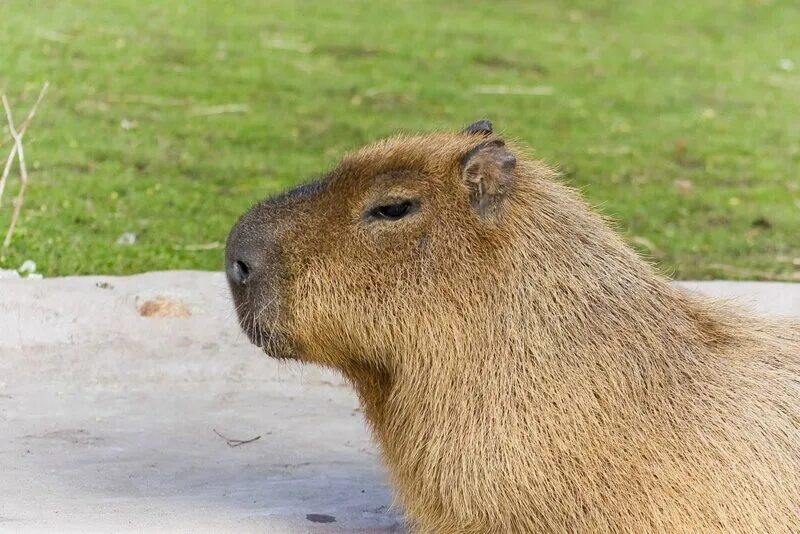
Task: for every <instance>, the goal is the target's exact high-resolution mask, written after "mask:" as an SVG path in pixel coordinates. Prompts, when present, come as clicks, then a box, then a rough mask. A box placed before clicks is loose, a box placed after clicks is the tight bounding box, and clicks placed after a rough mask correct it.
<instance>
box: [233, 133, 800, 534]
mask: <svg viewBox="0 0 800 534" xmlns="http://www.w3.org/2000/svg"><path fill="white" fill-rule="evenodd" d="M226 262H227V265H226V268H227V273H228V278H229V283H230V286H231V291H232V293H233V297H234V300H235V303H236V306H237V310H238V314H239V318H240V321H241V324H242V326H243V328H244V330H245V331H246V332H247V333H248V335H249V336H250V338H251V339H252V340H253V342H254V343H256V344H258V345H259V346H261V347H263V348H264V350H265V351H266V352H267V353H268V354H270V355H272V356H275V357H280V358H292V359H296V360H300V361H303V362H308V363H315V364H320V365H324V366H328V367H332V368H334V369H338V370H339V371H340V372H341V373H343V375H344V376H346V377H347V378H348V379H349V380H350V381H351V382H352V384H353V387H354V388H355V390H356V391H357V393H358V395H359V398H360V401H361V403H362V404H363V407H364V411H365V414H366V417H367V419H368V421H369V423H370V425H371V427H372V429H373V432H374V435H375V438H376V439H377V441H378V442H379V444H380V447H381V449H382V452H383V459H384V461H385V462H386V464H387V466H388V468H389V470H390V472H391V476H392V480H393V483H394V485H395V488H396V493H397V496H398V498H399V501H400V503H401V504H402V506H403V508H404V509H405V511H406V513H407V517H408V518H409V522H410V524H411V525H412V527H413V528H414V529H415V530H417V531H419V532H425V533H428V532H431V533H505V532H540V531H541V532H609V531H610V532H631V533H644V532H687V533H696V532H759V533H761V532H800V324H797V323H789V322H781V321H778V320H772V319H766V318H759V317H754V316H751V315H749V314H747V313H745V312H743V311H739V310H737V309H734V308H730V307H728V306H727V305H724V304H722V303H718V302H714V301H711V300H707V299H704V298H700V297H698V296H694V295H690V294H686V293H683V292H682V291H680V290H679V289H677V288H675V287H673V286H672V285H670V284H669V282H668V280H666V279H665V278H663V277H661V276H660V275H659V274H657V273H656V271H655V270H654V269H653V268H652V267H651V266H650V265H649V264H648V263H646V262H645V261H643V260H642V259H640V258H639V257H638V256H637V255H636V253H634V252H633V251H632V250H631V249H630V248H629V247H628V246H626V245H625V243H624V242H623V241H622V240H621V239H620V238H619V237H618V236H617V235H616V234H615V232H614V231H613V230H612V229H611V228H610V227H609V225H608V224H607V223H606V221H605V220H603V218H602V217H601V216H599V215H597V214H596V213H595V212H594V211H593V210H592V209H590V208H589V207H588V206H587V204H586V203H585V202H584V201H583V200H582V199H581V198H580V196H579V195H578V194H577V193H575V192H574V191H572V190H571V189H569V188H567V187H565V186H564V185H562V184H561V183H559V181H558V179H557V176H556V173H555V172H554V171H552V170H551V169H550V168H548V167H547V166H545V165H544V164H542V163H540V162H538V161H533V160H531V159H528V158H526V157H525V154H524V152H523V151H522V150H520V149H518V148H517V147H515V146H514V145H513V144H511V143H507V142H504V141H503V140H502V139H501V138H500V137H498V136H497V135H496V134H495V132H493V130H492V126H491V124H490V123H489V122H488V121H480V122H477V123H475V124H473V125H471V126H469V127H468V128H466V129H465V130H463V131H461V132H458V133H436V134H431V135H421V136H415V137H407V136H398V137H393V138H391V139H388V140H384V141H380V142H378V143H376V144H374V145H371V146H368V147H366V148H363V149H361V150H358V151H356V152H354V153H352V154H349V155H347V156H345V157H344V159H343V160H342V161H341V163H340V164H339V165H338V166H337V167H336V168H335V169H333V170H332V171H331V172H329V173H328V174H327V175H326V176H325V177H324V178H322V179H321V180H319V181H317V182H312V183H309V184H307V185H304V186H302V187H299V188H297V189H294V190H292V191H289V192H288V193H285V194H283V195H281V196H278V197H276V198H272V199H269V200H266V201H264V202H261V203H260V204H258V205H256V206H255V207H254V208H252V209H251V210H250V211H249V212H248V213H247V214H245V215H244V216H243V217H242V218H241V220H240V221H239V222H238V223H237V224H236V226H235V227H234V228H233V230H232V231H231V234H230V237H229V239H228V245H227V251H226Z"/></svg>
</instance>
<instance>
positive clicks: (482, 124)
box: [461, 119, 493, 136]
mask: <svg viewBox="0 0 800 534" xmlns="http://www.w3.org/2000/svg"><path fill="white" fill-rule="evenodd" d="M492 131H493V130H492V122H491V121H489V120H486V119H481V120H479V121H476V122H473V123H472V124H470V125H469V126H467V127H466V128H464V129H463V130H461V133H465V134H480V135H483V136H488V135H491V134H492Z"/></svg>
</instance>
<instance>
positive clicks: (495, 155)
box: [461, 139, 517, 218]
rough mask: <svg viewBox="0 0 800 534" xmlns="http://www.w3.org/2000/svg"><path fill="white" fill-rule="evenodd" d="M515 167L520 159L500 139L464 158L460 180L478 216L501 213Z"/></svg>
mask: <svg viewBox="0 0 800 534" xmlns="http://www.w3.org/2000/svg"><path fill="white" fill-rule="evenodd" d="M516 167H517V158H515V157H514V154H512V153H511V152H510V151H509V150H508V148H506V145H505V143H504V142H503V141H501V140H499V139H495V140H493V141H486V142H484V143H481V144H479V145H477V146H475V147H473V148H472V149H470V150H469V152H467V153H466V154H464V155H463V156H462V158H461V177H462V178H463V180H464V183H465V184H466V186H467V188H468V189H469V197H470V203H471V204H472V207H473V208H474V209H475V211H476V212H477V213H478V215H480V216H481V217H484V218H491V217H494V216H495V215H496V214H497V213H498V211H499V208H500V206H501V205H502V200H503V198H504V196H505V194H506V193H507V192H508V190H509V188H510V187H511V183H512V180H513V179H514V169H516Z"/></svg>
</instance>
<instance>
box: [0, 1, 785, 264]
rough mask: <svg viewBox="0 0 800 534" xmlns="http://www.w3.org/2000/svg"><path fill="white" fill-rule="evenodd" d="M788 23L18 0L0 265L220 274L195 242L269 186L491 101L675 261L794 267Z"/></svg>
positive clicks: (580, 8)
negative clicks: (14, 141) (21, 196)
mask: <svg viewBox="0 0 800 534" xmlns="http://www.w3.org/2000/svg"><path fill="white" fill-rule="evenodd" d="M798 28H800V4H799V3H798V2H797V1H796V0H785V1H781V0H774V1H768V0H762V1H742V0H698V1H695V2H662V1H656V0H637V1H635V2H618V1H610V0H608V1H601V0H583V1H578V0H573V1H561V2H557V1H554V0H553V1H548V2H544V1H496V2H477V1H466V0H459V1H447V2H435V1H430V0H428V1H420V0H412V1H408V2H390V1H385V0H380V1H371V2H356V1H351V0H339V1H336V2H332V1H328V0H316V1H303V2H301V1H293V2H288V1H284V2H275V1H243V0H228V1H224V2H223V1H218V2H212V1H197V2H177V1H173V0H160V1H137V2H134V1H132V0H128V1H121V0H98V1H71V2H63V1H58V0H51V1H32V0H4V1H3V2H1V3H0V91H5V92H6V93H7V94H8V96H9V98H10V100H11V102H12V106H13V107H14V109H15V111H16V114H17V117H18V119H17V120H21V119H22V117H23V116H24V113H25V112H27V108H28V107H29V106H30V105H31V104H32V102H33V101H34V99H35V97H36V94H37V92H38V90H39V87H40V86H41V84H42V83H43V82H44V81H45V80H50V82H51V91H50V93H49V95H48V97H47V99H46V100H45V102H44V104H43V107H42V108H41V110H40V115H39V116H38V117H37V119H36V121H35V123H34V124H33V126H32V128H31V130H30V132H29V134H28V136H27V137H26V152H27V157H28V160H29V167H30V171H31V187H30V189H29V192H28V194H27V197H26V204H25V209H24V211H23V216H22V219H21V223H20V226H19V228H18V231H17V234H16V237H15V239H14V242H13V244H12V247H11V248H10V249H7V250H5V251H2V252H0V253H1V254H2V257H0V268H14V267H18V266H19V265H20V264H21V263H22V261H23V260H24V259H28V258H30V259H33V260H35V261H36V262H37V263H38V265H39V268H40V270H41V271H42V272H44V273H45V274H46V275H48V276H52V275H67V274H76V273H119V274H122V273H134V272H139V271H145V270H156V269H186V268H197V269H219V268H220V267H221V255H222V253H221V250H219V249H212V250H185V248H184V247H186V246H191V245H197V244H207V243H214V242H222V241H224V239H225V237H226V233H227V231H228V229H229V228H230V226H231V224H232V223H233V222H234V221H235V219H236V217H237V216H238V215H239V214H240V213H241V212H243V211H244V210H245V209H246V208H247V207H249V206H250V205H251V204H252V203H254V202H255V201H256V200H258V199H260V198H262V197H264V196H265V195H267V194H270V193H274V192H276V191H279V190H281V189H283V188H285V187H288V186H290V185H292V184H294V183H296V182H298V181H300V180H304V179H306V178H308V177H310V176H313V175H317V174H319V173H321V172H322V171H324V170H325V169H326V168H328V167H330V166H331V165H332V164H334V163H335V161H336V160H337V159H338V157H339V156H340V155H341V154H342V153H343V152H345V151H347V150H349V149H352V148H355V147H358V146H359V145H361V144H364V143H367V142H369V141H371V140H375V139H378V138H380V137H383V136H386V135H388V134H391V133H393V132H396V131H401V130H402V131H425V130H431V129H442V128H451V129H452V128H457V127H460V126H462V125H463V124H465V123H468V122H470V121H472V120H474V119H477V118H482V117H489V118H491V119H492V120H493V121H494V123H495V125H496V127H497V128H498V129H499V130H501V131H504V132H506V133H507V135H509V136H511V137H515V138H518V139H521V140H524V141H525V142H526V143H528V144H529V145H530V146H531V147H533V150H534V153H535V154H536V156H537V157H540V158H543V159H545V160H547V161H549V162H551V163H553V164H555V165H557V166H559V167H560V168H561V169H562V170H563V172H564V176H565V180H566V181H568V182H569V183H570V184H572V185H574V186H576V187H578V188H580V189H581V190H583V191H584V193H585V194H586V196H587V197H588V198H589V199H590V201H591V202H593V203H594V204H596V205H598V206H599V207H600V208H601V209H602V211H603V212H604V213H606V214H607V215H609V216H611V217H612V218H614V219H616V220H617V221H618V222H619V227H620V229H621V230H622V231H624V232H625V234H626V236H627V238H628V239H629V241H630V242H631V243H632V244H634V246H636V247H637V248H639V249H640V250H642V251H643V252H645V253H646V254H648V255H650V256H651V257H653V258H654V259H655V260H657V261H658V262H659V263H660V264H661V266H662V268H663V270H664V271H665V272H667V273H669V274H673V275H674V276H676V277H678V278H719V277H723V278H755V279H794V280H797V279H800V265H797V264H798V263H800V31H798ZM782 60H783V62H782ZM786 60H789V61H786ZM781 62H782V63H781ZM793 65H794V66H793ZM481 86H504V87H507V88H512V89H513V88H521V89H523V90H527V91H530V92H534V93H551V94H505V95H503V94H483V93H482V92H481V90H480V87H481ZM532 88H533V89H532ZM522 92H525V91H522ZM234 104H235V105H237V106H246V107H247V110H248V111H246V112H239V113H224V114H209V111H214V109H212V108H214V107H216V106H227V105H234ZM217 111H218V110H217ZM123 120H124V121H129V122H130V123H133V125H135V127H133V128H130V129H124V128H122V127H121V122H122V121H123ZM6 139H7V135H6V134H5V133H2V134H0V141H2V140H6ZM9 146H10V145H9V143H8V142H7V141H6V142H5V143H4V144H2V145H0V155H3V157H4V154H5V153H6V152H7V150H8V148H9ZM13 185H14V186H13V187H12V188H11V190H9V191H7V192H6V195H5V198H4V201H3V206H2V207H0V231H2V232H3V233H4V232H5V228H6V227H7V225H8V221H9V219H10V198H11V196H12V195H13V194H14V193H15V189H16V182H14V184H13ZM128 231H130V232H135V233H136V234H137V236H138V240H137V242H136V244H135V245H133V246H119V245H116V244H115V242H116V240H117V238H118V237H119V236H120V234H122V233H123V232H128Z"/></svg>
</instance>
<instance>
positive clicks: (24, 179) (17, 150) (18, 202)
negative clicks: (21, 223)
mask: <svg viewBox="0 0 800 534" xmlns="http://www.w3.org/2000/svg"><path fill="white" fill-rule="evenodd" d="M49 86H50V84H49V82H45V84H44V86H43V87H42V90H41V91H40V92H39V97H38V98H37V99H36V102H35V103H34V104H33V107H32V108H31V110H30V111H29V112H28V116H27V117H25V120H24V121H22V124H20V128H19V130H17V129H16V127H15V126H14V118H13V117H12V115H11V106H9V104H8V99H7V98H6V95H2V101H3V109H4V110H5V112H6V120H7V121H8V131H9V133H10V134H11V138H12V139H13V140H14V145H13V146H12V147H11V152H10V153H9V155H8V159H6V165H5V167H4V168H3V174H2V176H0V200H2V199H3V191H4V190H5V187H6V181H7V180H8V176H9V174H10V172H11V166H12V165H13V163H14V158H15V157H17V158H19V174H20V188H19V193H18V194H17V198H15V199H14V201H13V205H14V212H13V214H12V215H11V224H10V225H9V227H8V232H7V233H6V237H5V240H3V248H8V246H9V245H10V244H11V239H12V238H13V237H14V230H15V228H16V226H17V221H18V220H19V214H20V211H21V210H22V202H23V200H24V198H25V189H26V188H27V186H28V169H27V167H26V166H25V151H24V150H23V148H22V138H23V136H24V135H25V132H26V131H27V130H28V125H29V124H30V123H31V120H33V117H34V116H35V115H36V110H37V109H38V108H39V104H40V103H41V102H42V99H43V98H44V95H45V93H46V92H47V88H48V87H49Z"/></svg>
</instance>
